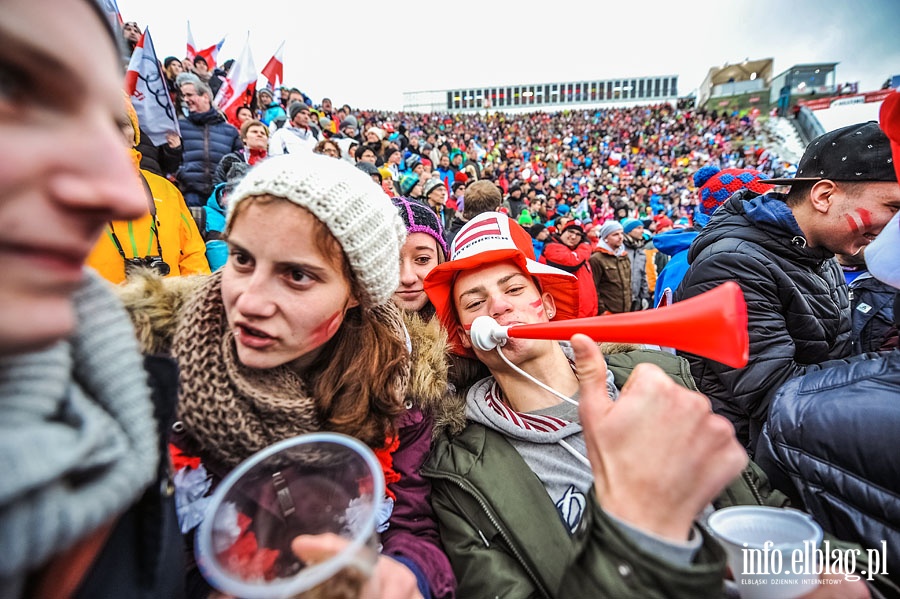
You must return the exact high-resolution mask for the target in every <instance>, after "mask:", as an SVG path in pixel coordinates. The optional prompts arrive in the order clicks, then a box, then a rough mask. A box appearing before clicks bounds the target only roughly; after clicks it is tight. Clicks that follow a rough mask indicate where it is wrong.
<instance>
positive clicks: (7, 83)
mask: <svg viewBox="0 0 900 599" xmlns="http://www.w3.org/2000/svg"><path fill="white" fill-rule="evenodd" d="M25 90H26V81H25V77H24V76H23V75H22V74H21V73H20V72H19V71H17V70H16V69H14V68H12V67H10V66H9V65H5V64H0V98H2V99H4V100H20V99H23V98H24V96H25Z"/></svg>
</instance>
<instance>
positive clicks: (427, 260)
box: [416, 256, 431, 266]
mask: <svg viewBox="0 0 900 599" xmlns="http://www.w3.org/2000/svg"><path fill="white" fill-rule="evenodd" d="M430 263H431V256H419V257H418V258H416V264H418V265H419V266H425V265H426V264H430Z"/></svg>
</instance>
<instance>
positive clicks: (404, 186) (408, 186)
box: [400, 173, 419, 196]
mask: <svg viewBox="0 0 900 599" xmlns="http://www.w3.org/2000/svg"><path fill="white" fill-rule="evenodd" d="M418 182H419V175H417V174H415V173H410V174H408V175H403V176H402V177H400V193H402V194H403V195H405V196H408V195H409V192H411V191H412V190H413V187H415V186H416V183H418Z"/></svg>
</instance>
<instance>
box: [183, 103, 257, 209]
mask: <svg viewBox="0 0 900 599" xmlns="http://www.w3.org/2000/svg"><path fill="white" fill-rule="evenodd" d="M179 125H180V127H181V139H182V145H183V146H184V161H183V164H182V166H181V170H180V171H178V183H179V186H180V187H181V191H182V192H183V193H185V194H187V193H196V194H199V195H200V196H201V197H202V198H203V199H204V201H205V199H206V198H207V197H209V194H210V193H211V192H212V188H213V174H214V173H215V172H216V166H218V164H219V161H220V160H222V157H223V156H225V154H229V153H231V152H237V151H238V150H241V149H242V148H243V147H244V144H243V142H242V141H241V134H240V133H239V132H238V130H237V129H235V128H234V127H233V126H232V125H231V124H229V123H228V122H227V121H226V120H225V117H224V116H222V115H221V114H220V113H219V112H218V111H217V110H216V109H215V108H210V109H209V110H207V111H206V112H192V113H191V114H189V115H188V117H187V118H186V119H181V120H180V121H179Z"/></svg>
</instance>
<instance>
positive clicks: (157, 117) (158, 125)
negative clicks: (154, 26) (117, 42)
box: [125, 27, 181, 146]
mask: <svg viewBox="0 0 900 599" xmlns="http://www.w3.org/2000/svg"><path fill="white" fill-rule="evenodd" d="M125 93H127V94H128V95H129V96H131V103H132V104H134V111H135V112H136V113H137V116H138V122H139V123H140V125H141V131H143V132H144V133H145V134H147V136H148V137H149V138H150V141H152V142H153V145H155V146H161V145H163V144H164V143H166V134H168V133H175V134H176V135H180V134H181V132H180V131H179V129H178V116H177V115H176V114H175V106H174V105H173V104H172V97H171V96H170V95H169V89H168V86H167V85H166V78H165V77H164V76H163V72H162V68H161V67H160V64H159V60H157V58H156V50H155V49H154V48H153V38H151V37H150V28H149V27H148V28H146V29H144V33H143V35H141V39H140V40H139V41H138V43H137V46H135V47H134V52H133V53H132V54H131V62H129V63H128V70H127V71H126V72H125Z"/></svg>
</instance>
